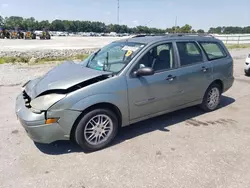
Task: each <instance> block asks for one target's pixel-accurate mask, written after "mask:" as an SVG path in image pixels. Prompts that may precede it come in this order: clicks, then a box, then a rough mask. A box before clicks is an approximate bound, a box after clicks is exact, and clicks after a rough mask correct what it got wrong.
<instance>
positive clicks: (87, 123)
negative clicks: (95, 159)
mask: <svg viewBox="0 0 250 188" xmlns="http://www.w3.org/2000/svg"><path fill="white" fill-rule="evenodd" d="M117 131H118V119H117V117H116V116H115V114H114V113H113V112H112V111H110V110H109V109H95V110H93V111H90V112H88V113H87V114H85V115H84V116H83V117H82V119H81V120H80V121H79V123H78V126H77V128H76V130H75V140H76V142H77V144H79V145H80V146H81V147H82V148H83V149H85V150H88V151H96V150H99V149H102V148H104V147H106V146H107V145H108V144H110V142H111V141H112V140H113V139H114V138H115V136H116V134H117Z"/></svg>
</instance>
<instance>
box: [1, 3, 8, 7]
mask: <svg viewBox="0 0 250 188" xmlns="http://www.w3.org/2000/svg"><path fill="white" fill-rule="evenodd" d="M8 6H9V5H8V4H7V3H4V4H2V5H1V7H2V8H7V7H8Z"/></svg>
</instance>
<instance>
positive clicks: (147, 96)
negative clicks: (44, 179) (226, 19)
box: [16, 34, 234, 151]
mask: <svg viewBox="0 0 250 188" xmlns="http://www.w3.org/2000/svg"><path fill="white" fill-rule="evenodd" d="M233 82H234V77H233V59H232V57H231V55H230V54H229V52H228V50H227V49H226V47H225V45H224V44H223V43H222V42H221V41H220V40H218V39H215V38H214V37H210V36H200V35H193V34H192V35H179V34H171V35H164V36H135V37H132V38H128V39H123V40H119V41H115V42H112V43H111V44H109V45H107V46H105V47H103V48H102V49H100V50H98V51H97V52H95V53H93V54H92V55H90V56H89V57H88V58H87V59H86V60H84V61H83V62H82V63H80V64H76V63H73V62H65V63H64V64H61V65H59V66H57V67H56V68H54V69H52V70H51V71H49V72H48V73H47V74H45V75H44V76H42V77H39V78H36V79H34V80H30V81H28V82H27V83H26V84H24V86H23V92H22V93H20V94H19V95H18V97H17V99H16V114H17V117H18V119H19V120H20V123H21V124H22V126H23V127H24V129H25V130H26V132H27V134H28V135H29V136H30V137H31V139H33V140H34V141H35V142H40V143H51V142H54V141H57V140H70V139H71V140H75V141H76V143H78V144H79V145H80V146H81V147H82V148H84V149H87V150H90V151H95V150H99V149H102V148H104V147H106V146H107V145H109V144H110V143H111V142H112V140H113V139H114V138H115V136H116V134H117V132H118V130H119V128H120V127H124V126H127V125H130V124H132V123H136V122H139V121H142V120H146V119H149V118H152V117H155V116H159V115H162V114H165V113H168V112H172V111H175V110H178V109H182V108H186V107H190V106H194V105H199V106H200V107H201V108H202V109H203V110H204V111H206V112H211V111H214V110H216V109H217V108H218V106H219V104H220V99H221V94H222V93H224V92H225V91H227V90H228V89H229V88H231V86H232V85H233Z"/></svg>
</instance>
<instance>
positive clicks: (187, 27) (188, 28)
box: [180, 24, 192, 33]
mask: <svg viewBox="0 0 250 188" xmlns="http://www.w3.org/2000/svg"><path fill="white" fill-rule="evenodd" d="M180 30H181V32H182V33H191V32H192V26H191V25H188V24H186V25H184V26H183V27H181V28H180Z"/></svg>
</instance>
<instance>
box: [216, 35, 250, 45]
mask: <svg viewBox="0 0 250 188" xmlns="http://www.w3.org/2000/svg"><path fill="white" fill-rule="evenodd" d="M213 36H214V37H215V38H218V39H220V40H222V41H223V42H224V43H225V44H250V34H228V35H226V34H213Z"/></svg>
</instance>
